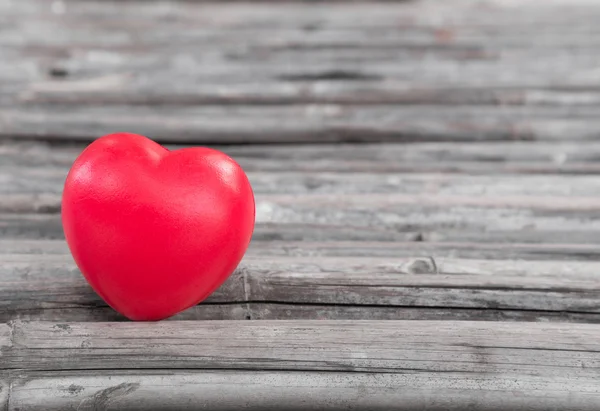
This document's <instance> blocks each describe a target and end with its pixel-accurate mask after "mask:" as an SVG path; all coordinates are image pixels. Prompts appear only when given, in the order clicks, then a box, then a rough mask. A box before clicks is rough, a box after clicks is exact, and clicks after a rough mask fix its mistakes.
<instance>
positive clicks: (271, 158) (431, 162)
mask: <svg viewBox="0 0 600 411" xmlns="http://www.w3.org/2000/svg"><path fill="white" fill-rule="evenodd" d="M167 146H168V147H169V148H171V149H177V148H180V147H187V146H185V145H184V146H178V145H167ZM188 146H189V145H188ZM213 147H215V148H217V149H219V150H222V151H224V152H226V153H227V154H229V155H230V156H232V157H233V158H234V159H235V160H236V161H237V162H238V163H240V165H241V166H242V167H243V168H244V170H246V171H248V172H278V173H279V172H282V171H285V172H302V173H309V174H312V173H356V172H365V173H446V174H458V173H466V174H469V175H483V176H500V175H515V174H518V175H522V174H543V175H550V176H555V175H557V174H584V175H585V174H598V172H599V171H600V166H598V160H599V159H600V143H596V142H588V143H586V144H580V143H573V142H569V141H568V140H566V139H563V140H561V141H557V142H551V143H550V142H542V141H535V142H532V141H529V142H523V141H521V142H485V143H476V142H473V143H463V142H438V143H413V144H389V143H387V144H386V143H379V144H335V145H328V144H321V145H310V144H301V145H292V144H285V145H281V144H280V145H277V144H275V145H258V146H253V145H246V146H235V145H234V146H222V145H217V146H213ZM83 148H84V146H82V145H81V144H61V145H56V144H54V145H49V144H48V143H44V142H35V143H33V142H27V143H25V142H22V141H21V142H15V141H0V165H1V166H2V173H3V174H5V175H6V174H13V175H17V178H18V175H19V174H20V173H27V172H29V173H32V176H35V178H36V179H37V178H44V176H45V174H46V173H50V175H49V176H48V177H45V178H49V179H52V178H53V179H54V181H60V178H61V174H60V173H64V172H65V171H64V170H66V169H68V167H70V166H71V164H72V163H73V161H74V159H75V158H76V157H77V155H78V154H79V153H80V152H81V151H82V150H83ZM42 169H45V171H42ZM63 177H64V176H63ZM4 178H6V177H4ZM13 178H14V177H13ZM30 184H35V183H34V182H31V183H30Z"/></svg>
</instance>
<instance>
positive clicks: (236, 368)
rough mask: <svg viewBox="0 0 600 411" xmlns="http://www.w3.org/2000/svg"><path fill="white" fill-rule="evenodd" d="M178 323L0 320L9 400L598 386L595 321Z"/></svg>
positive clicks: (121, 403) (499, 394) (480, 399)
mask: <svg viewBox="0 0 600 411" xmlns="http://www.w3.org/2000/svg"><path fill="white" fill-rule="evenodd" d="M188 324H190V323H189V322H183V323H178V322H164V323H158V324H157V323H155V324H151V323H150V324H149V323H146V324H139V323H138V324H134V323H126V324H116V323H52V322H29V323H22V322H13V323H11V324H10V325H9V326H8V325H7V326H5V327H4V328H0V332H3V333H4V334H5V335H6V334H8V333H10V336H5V337H4V340H0V341H3V347H2V351H1V356H2V357H1V358H2V359H3V363H2V364H3V366H2V369H3V370H4V372H3V374H4V375H6V376H10V378H12V380H13V382H12V384H11V387H10V388H9V389H10V398H11V404H10V407H9V409H16V408H19V407H21V406H24V407H26V409H40V408H39V407H40V406H41V405H40V404H41V401H43V400H44V399H45V398H51V399H52V401H50V402H49V403H48V402H44V405H45V406H46V407H50V408H45V409H74V408H75V407H81V406H82V405H86V406H89V407H90V408H92V407H93V406H95V407H100V408H101V409H115V408H120V409H142V408H143V406H144V405H146V406H147V404H155V403H151V401H155V400H156V401H158V404H161V405H162V406H163V407H164V408H161V409H176V408H177V407H178V406H179V407H181V408H182V409H195V407H197V406H198V404H204V406H207V405H208V406H210V408H211V409H213V408H214V409H265V408H266V409H278V408H277V406H279V407H281V406H282V404H286V405H284V409H294V410H299V409H307V407H308V408H309V409H331V410H338V409H344V408H351V409H396V410H409V409H415V408H418V409H422V408H426V407H427V408H428V409H434V410H442V409H444V410H461V409H468V408H470V409H481V410H497V409H515V410H525V409H527V410H546V409H549V408H550V409H552V407H554V408H557V407H558V408H561V409H565V410H592V409H595V408H594V407H595V406H597V401H598V397H599V396H600V394H599V392H598V384H597V376H598V364H600V345H599V344H598V341H599V338H598V337H600V335H599V332H600V331H599V330H598V327H596V326H594V325H585V324H568V325H567V324H539V323H538V324H525V323H521V324H518V325H514V324H508V323H497V322H468V321H467V322H453V321H375V322H373V321H368V322H366V321H333V322H332V321H318V322H315V321H275V322H273V321H262V322H257V323H255V322H239V321H234V322H228V321H225V322H222V321H211V322H203V323H196V324H195V325H194V327H189V326H187V325H188ZM1 336H2V334H0V338H2V337H1ZM290 347H293V349H290ZM57 370H63V371H61V372H54V373H49V372H48V371H57ZM88 370H89V371H93V374H91V373H90V372H89V371H88ZM119 371H120V372H119ZM108 373H110V374H108ZM108 375H112V377H111V378H107V376H108ZM238 384H239V385H238ZM174 385H178V388H175V387H174ZM7 389H8V388H7V387H6V386H5V387H4V389H3V391H5V390H7ZM136 391H139V392H137V393H136ZM149 391H153V392H152V393H151V392H149ZM431 392H436V394H437V395H435V396H432V395H431ZM200 393H202V394H203V395H200ZM234 393H235V395H234ZM304 396H308V397H309V398H308V399H306V398H304ZM158 397H162V398H161V399H158ZM302 399H304V400H303V401H302ZM298 400H300V401H301V404H295V403H294V404H289V401H298ZM36 407H37V408H36ZM71 407H72V408H71ZM78 409H81V408H78ZM85 409H87V408H85ZM93 409H97V408H93Z"/></svg>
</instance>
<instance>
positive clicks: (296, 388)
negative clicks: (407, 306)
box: [7, 370, 598, 411]
mask: <svg viewBox="0 0 600 411" xmlns="http://www.w3.org/2000/svg"><path fill="white" fill-rule="evenodd" d="M433 393H435V396H434V395H432V394H433ZM597 396H598V392H597V385H596V384H595V382H594V380H593V378H587V377H584V376H582V377H580V378H577V380H576V384H575V382H574V381H573V380H571V379H569V378H564V377H560V376H557V377H553V378H552V380H550V379H547V378H544V376H528V378H527V379H523V380H515V379H511V378H510V377H508V376H498V375H492V376H491V375H486V376H482V375H479V374H477V375H469V374H468V373H456V374H449V373H448V374H445V378H440V376H439V375H435V374H433V375H432V374H431V373H404V374H403V373H385V374H373V373H356V372H355V373H345V372H327V373H319V372H310V371H300V372H294V373H286V372H277V371H260V372H243V371H179V370H164V371H154V372H149V371H146V372H144V371H136V372H135V373H133V372H129V373H127V374H125V373H123V372H118V371H115V372H111V373H110V374H108V373H106V372H102V371H101V372H98V371H95V372H94V373H93V374H92V373H90V372H78V373H73V372H68V373H61V374H60V375H53V374H47V373H46V374H44V373H23V374H22V376H19V377H17V378H15V379H14V381H13V383H12V387H11V394H10V405H9V407H8V408H7V409H8V410H10V411H17V410H31V411H35V410H44V411H46V410H49V411H52V410H57V411H58V410H60V411H65V410H80V411H84V410H92V409H103V410H116V409H119V410H128V411H129V410H148V409H153V410H163V411H166V410H175V409H177V410H197V409H201V408H206V409H210V410H215V411H221V410H223V411H225V410H227V411H231V410H256V411H259V410H268V411H278V410H282V411H288V410H298V411H299V410H327V411H340V410H362V409H368V410H374V411H377V410H382V411H383V410H386V411H387V410H398V411H409V410H411V411H412V410H416V409H428V410H433V411H441V410H456V411H462V410H466V409H477V410H482V411H496V410H499V409H511V410H515V411H524V410H527V411H546V410H549V409H559V408H560V409H561V410H565V411H571V410H572V411H591V410H595V409H596V406H597V401H598V399H597Z"/></svg>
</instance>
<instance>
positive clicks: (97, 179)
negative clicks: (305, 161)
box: [62, 133, 255, 320]
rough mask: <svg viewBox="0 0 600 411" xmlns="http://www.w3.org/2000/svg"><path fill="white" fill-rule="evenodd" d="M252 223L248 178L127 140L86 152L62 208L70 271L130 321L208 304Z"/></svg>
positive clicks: (224, 161) (124, 136) (221, 159)
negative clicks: (72, 263) (77, 273)
mask: <svg viewBox="0 0 600 411" xmlns="http://www.w3.org/2000/svg"><path fill="white" fill-rule="evenodd" d="M254 219H255V205H254V195H253V193H252V188H251V186H250V183H249V181H248V178H247V177H246V174H245V173H244V171H243V170H242V169H241V167H240V166H239V165H238V164H237V163H236V162H234V161H233V160H232V159H231V158H229V157H228V156H227V155H225V154H223V153H221V152H219V151H216V150H212V149H209V148H200V147H195V148H184V149H180V150H174V151H169V150H167V149H166V148H164V147H162V146H160V145H159V144H157V143H155V142H153V141H152V140H150V139H148V138H146V137H143V136H139V135H136V134H128V133H118V134H110V135H107V136H104V137H101V138H99V139H98V140H96V141H94V142H93V143H92V144H90V145H89V146H88V147H87V148H86V149H85V150H84V151H83V152H82V153H81V155H80V156H79V157H78V158H77V159H76V161H75V163H74V164H73V166H72V168H71V170H70V172H69V175H68V176H67V180H66V182H65V187H64V192H63V198H62V222H63V228H64V231H65V237H66V240H67V243H68V245H69V248H70V250H71V253H72V254H73V258H74V259H75V262H76V263H77V265H78V267H79V269H80V270H81V272H82V273H83V275H84V277H85V278H86V279H87V281H88V282H89V283H90V285H91V286H92V288H93V289H94V290H95V291H96V292H97V293H98V295H100V297H102V298H103V299H104V300H105V301H106V303H107V304H108V305H110V306H111V307H112V308H114V309H115V310H116V311H118V312H120V313H121V314H123V315H124V316H126V317H127V318H129V319H132V320H160V319H164V318H167V317H170V316H172V315H174V314H176V313H178V312H180V311H182V310H185V309H187V308H189V307H191V306H193V305H196V304H198V303H199V302H201V301H202V300H204V299H205V298H206V297H208V296H209V295H210V294H211V293H212V292H213V291H215V289H217V288H218V287H219V286H220V285H221V284H222V283H223V282H224V281H225V280H226V279H227V277H229V275H231V273H232V272H233V271H234V270H235V268H236V267H237V265H238V264H239V262H240V261H241V259H242V257H243V255H244V253H245V252H246V249H247V248H248V245H249V243H250V238H251V236H252V232H253V230H254Z"/></svg>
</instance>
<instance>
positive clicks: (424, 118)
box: [0, 104, 600, 144]
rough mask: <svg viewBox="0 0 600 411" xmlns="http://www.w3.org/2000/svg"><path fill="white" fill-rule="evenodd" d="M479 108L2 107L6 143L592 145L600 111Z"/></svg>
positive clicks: (599, 127)
mask: <svg viewBox="0 0 600 411" xmlns="http://www.w3.org/2000/svg"><path fill="white" fill-rule="evenodd" d="M581 110H582V112H581V113H580V114H579V113H578V116H577V117H575V116H573V115H572V110H571V109H570V108H569V107H566V108H555V107H529V106H525V107H517V108H514V107H502V108H489V107H479V106H455V107H454V106H452V107H451V106H432V107H425V106H421V107H412V106H402V107H399V106H368V107H367V106H352V107H345V108H343V109H342V108H340V107H337V106H280V107H258V106H235V107H229V106H211V107H171V106H162V105H157V106H128V105H114V106H106V105H98V106H88V105H77V106H66V105H63V106H61V105H56V104H49V105H45V106H41V107H40V106H32V107H27V109H26V110H24V109H19V108H4V109H3V110H2V111H1V112H0V126H1V127H0V137H4V138H7V137H16V138H19V137H28V138H29V137H33V138H38V139H49V140H62V141H65V140H83V141H90V140H93V139H95V138H97V137H98V136H100V135H104V134H108V133H111V132H115V131H119V130H125V131H133V132H137V133H140V134H145V135H148V136H150V137H152V138H155V139H157V140H159V141H162V142H169V141H170V142H180V143H191V142H193V143H202V144H206V143H210V142H220V143H231V144H233V143H275V142H282V141H283V142H288V143H294V142H296V143H300V142H319V143H323V142H328V143H333V142H361V141H363V142H378V141H393V142H417V141H419V142H422V141H514V140H542V141H555V140H560V139H562V137H563V136H564V135H569V137H570V139H571V140H579V141H594V140H596V137H597V136H598V134H599V133H600V121H599V120H598V118H597V109H596V108H594V107H592V108H582V109H581Z"/></svg>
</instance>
